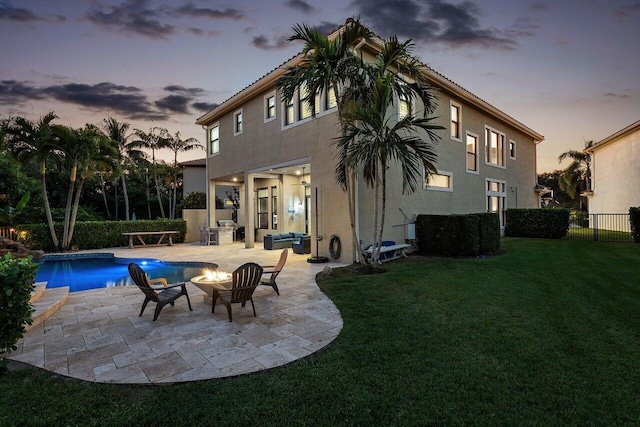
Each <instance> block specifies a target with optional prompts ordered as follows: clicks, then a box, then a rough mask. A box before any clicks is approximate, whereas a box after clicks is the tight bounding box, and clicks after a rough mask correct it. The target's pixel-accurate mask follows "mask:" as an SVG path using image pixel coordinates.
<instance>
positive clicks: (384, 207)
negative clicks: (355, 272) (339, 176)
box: [378, 161, 387, 260]
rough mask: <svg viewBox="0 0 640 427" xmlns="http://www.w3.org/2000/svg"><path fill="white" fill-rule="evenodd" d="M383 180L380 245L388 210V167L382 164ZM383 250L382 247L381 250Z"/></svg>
mask: <svg viewBox="0 0 640 427" xmlns="http://www.w3.org/2000/svg"><path fill="white" fill-rule="evenodd" d="M380 175H381V176H380V178H381V179H382V206H380V238H379V239H380V245H382V236H383V234H384V219H385V214H386V210H387V165H386V162H385V161H383V162H382V171H381V172H380ZM380 249H382V247H381V248H380ZM378 260H380V250H378Z"/></svg>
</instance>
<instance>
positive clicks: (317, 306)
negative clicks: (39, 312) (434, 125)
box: [8, 242, 344, 384]
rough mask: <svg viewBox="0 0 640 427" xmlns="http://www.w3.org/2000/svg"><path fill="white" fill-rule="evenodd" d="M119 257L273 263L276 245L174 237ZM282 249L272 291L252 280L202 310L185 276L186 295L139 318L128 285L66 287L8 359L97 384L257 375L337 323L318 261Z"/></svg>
mask: <svg viewBox="0 0 640 427" xmlns="http://www.w3.org/2000/svg"><path fill="white" fill-rule="evenodd" d="M88 252H112V253H114V254H115V256H117V257H122V258H158V259H162V260H167V261H208V262H215V263H217V264H218V265H219V269H220V270H225V271H233V270H234V269H235V268H237V267H238V266H240V265H241V264H243V263H245V262H248V261H253V262H257V263H259V264H261V265H275V264H276V263H277V261H278V258H279V255H280V251H265V250H263V248H262V245H261V244H257V245H256V246H255V247H254V248H245V245H244V243H239V242H237V243H233V244H232V245H226V246H202V245H200V244H179V245H175V246H172V247H150V248H144V249H134V250H132V249H128V248H111V249H103V250H96V251H88ZM306 258H307V257H306V256H301V255H294V254H290V255H289V258H288V259H287V263H286V265H285V267H284V269H283V270H282V273H281V274H280V275H279V276H278V285H279V288H280V294H281V295H280V296H278V295H276V293H275V292H274V291H273V289H272V288H271V287H268V286H260V287H259V288H258V289H257V290H256V292H255V294H254V301H255V305H256V311H257V317H253V312H252V310H251V307H249V306H247V307H244V308H241V307H239V306H237V307H234V311H233V322H229V320H228V317H227V313H226V310H224V307H219V308H218V309H216V312H215V313H214V314H212V313H211V306H210V305H209V304H206V303H205V301H204V296H205V293H204V292H203V291H201V290H200V289H199V288H198V287H196V286H195V285H193V284H191V283H188V284H187V286H188V292H189V296H190V298H191V304H192V306H193V311H189V309H188V307H187V302H186V299H184V298H181V299H179V300H177V301H176V304H175V306H174V307H171V306H167V307H165V308H164V309H163V311H162V314H161V315H160V316H159V317H158V320H156V321H155V322H153V321H152V319H153V314H152V310H149V309H147V310H146V311H145V313H144V314H143V315H142V317H139V316H138V314H139V312H140V307H141V305H142V301H143V299H144V295H143V294H142V292H140V290H139V289H138V288H137V287H134V286H125V287H112V288H105V289H97V290H90V291H82V292H75V293H72V294H70V295H69V297H68V299H67V301H66V302H65V304H64V305H63V306H62V307H61V308H60V309H59V310H58V311H57V312H56V313H55V314H53V316H51V317H49V318H48V319H47V320H46V321H44V322H43V323H42V324H40V325H38V326H36V327H34V328H33V329H31V330H29V331H28V332H27V333H26V334H25V335H24V337H23V339H21V340H20V341H19V342H18V349H17V350H16V351H14V352H12V353H11V354H10V355H9V357H8V359H12V360H15V361H19V362H24V363H27V364H29V365H33V366H36V367H40V368H43V369H46V370H49V371H52V372H55V373H58V374H60V375H64V376H68V377H72V378H77V379H81V380H86V381H93V382H103V383H122V384H124V383H141V384H143V383H174V382H185V381H195V380H204V379H211V378H221V377H228V376H234V375H240V374H247V373H251V372H257V371H261V370H265V369H269V368H274V367H277V366H282V365H285V364H287V363H290V362H293V361H295V360H297V359H299V358H302V357H305V356H308V355H310V354H312V353H313V352H315V351H318V350H319V349H321V348H323V347H325V346H326V345H328V344H329V343H330V342H332V341H333V340H334V339H335V338H336V337H337V335H338V334H339V333H340V330H341V329H342V318H341V316H340V313H339V312H338V310H337V308H336V307H335V305H334V304H333V303H332V302H331V300H329V299H328V298H327V297H326V296H325V294H324V293H322V292H321V291H320V289H319V288H318V286H317V285H316V283H315V275H316V274H317V273H318V272H319V271H321V270H322V269H323V268H324V267H325V266H327V265H329V266H331V267H336V266H342V265H344V264H336V263H332V264H309V263H307V262H306Z"/></svg>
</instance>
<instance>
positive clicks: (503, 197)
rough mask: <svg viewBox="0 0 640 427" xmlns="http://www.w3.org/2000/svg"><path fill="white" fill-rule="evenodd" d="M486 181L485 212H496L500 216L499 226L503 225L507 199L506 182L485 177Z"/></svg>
mask: <svg viewBox="0 0 640 427" xmlns="http://www.w3.org/2000/svg"><path fill="white" fill-rule="evenodd" d="M486 183H487V188H486V194H487V212H493V213H497V214H498V216H499V217H500V226H504V210H505V207H506V201H507V191H506V187H507V183H506V182H504V181H497V180H493V179H487V180H486Z"/></svg>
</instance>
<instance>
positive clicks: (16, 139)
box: [6, 112, 59, 248]
mask: <svg viewBox="0 0 640 427" xmlns="http://www.w3.org/2000/svg"><path fill="white" fill-rule="evenodd" d="M57 118H58V116H56V115H55V113H53V112H50V113H47V114H46V115H45V116H44V117H41V118H40V120H39V121H38V123H36V124H34V123H32V122H30V121H29V120H27V119H25V118H23V117H16V118H15V120H13V122H12V123H11V124H9V125H8V126H7V127H6V133H7V148H8V149H9V151H10V152H11V153H12V154H13V155H14V157H16V158H17V159H18V161H20V162H21V163H22V164H24V165H26V164H28V163H30V162H31V161H36V162H37V163H38V167H39V169H40V182H41V188H42V200H43V203H44V210H45V213H46V216H47V225H48V226H49V232H50V233H51V240H52V242H53V246H54V247H55V248H58V247H59V241H58V236H57V235H56V230H55V227H54V224H53V217H52V215H51V206H50V204H49V195H48V191H47V179H46V174H47V162H49V161H50V160H51V159H53V158H55V157H56V156H57V155H59V151H58V150H57V148H56V141H55V135H54V133H53V128H52V124H51V122H52V121H53V120H55V119H57Z"/></svg>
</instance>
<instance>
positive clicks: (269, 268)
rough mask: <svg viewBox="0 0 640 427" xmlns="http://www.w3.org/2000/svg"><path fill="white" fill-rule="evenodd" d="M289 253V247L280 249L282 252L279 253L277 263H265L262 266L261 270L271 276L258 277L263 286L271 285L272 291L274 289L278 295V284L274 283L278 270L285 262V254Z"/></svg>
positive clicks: (279, 270) (280, 269)
mask: <svg viewBox="0 0 640 427" xmlns="http://www.w3.org/2000/svg"><path fill="white" fill-rule="evenodd" d="M288 255H289V248H284V249H283V250H282V252H281V253H280V260H279V261H278V264H277V265H275V266H273V265H266V266H264V267H263V268H264V269H265V270H264V271H263V273H264V274H271V276H269V277H264V278H261V279H260V284H261V285H265V286H271V287H272V288H273V290H274V291H276V294H278V295H280V291H279V290H278V285H277V283H276V277H278V274H280V272H281V271H282V267H284V263H285V262H287V256H288Z"/></svg>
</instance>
